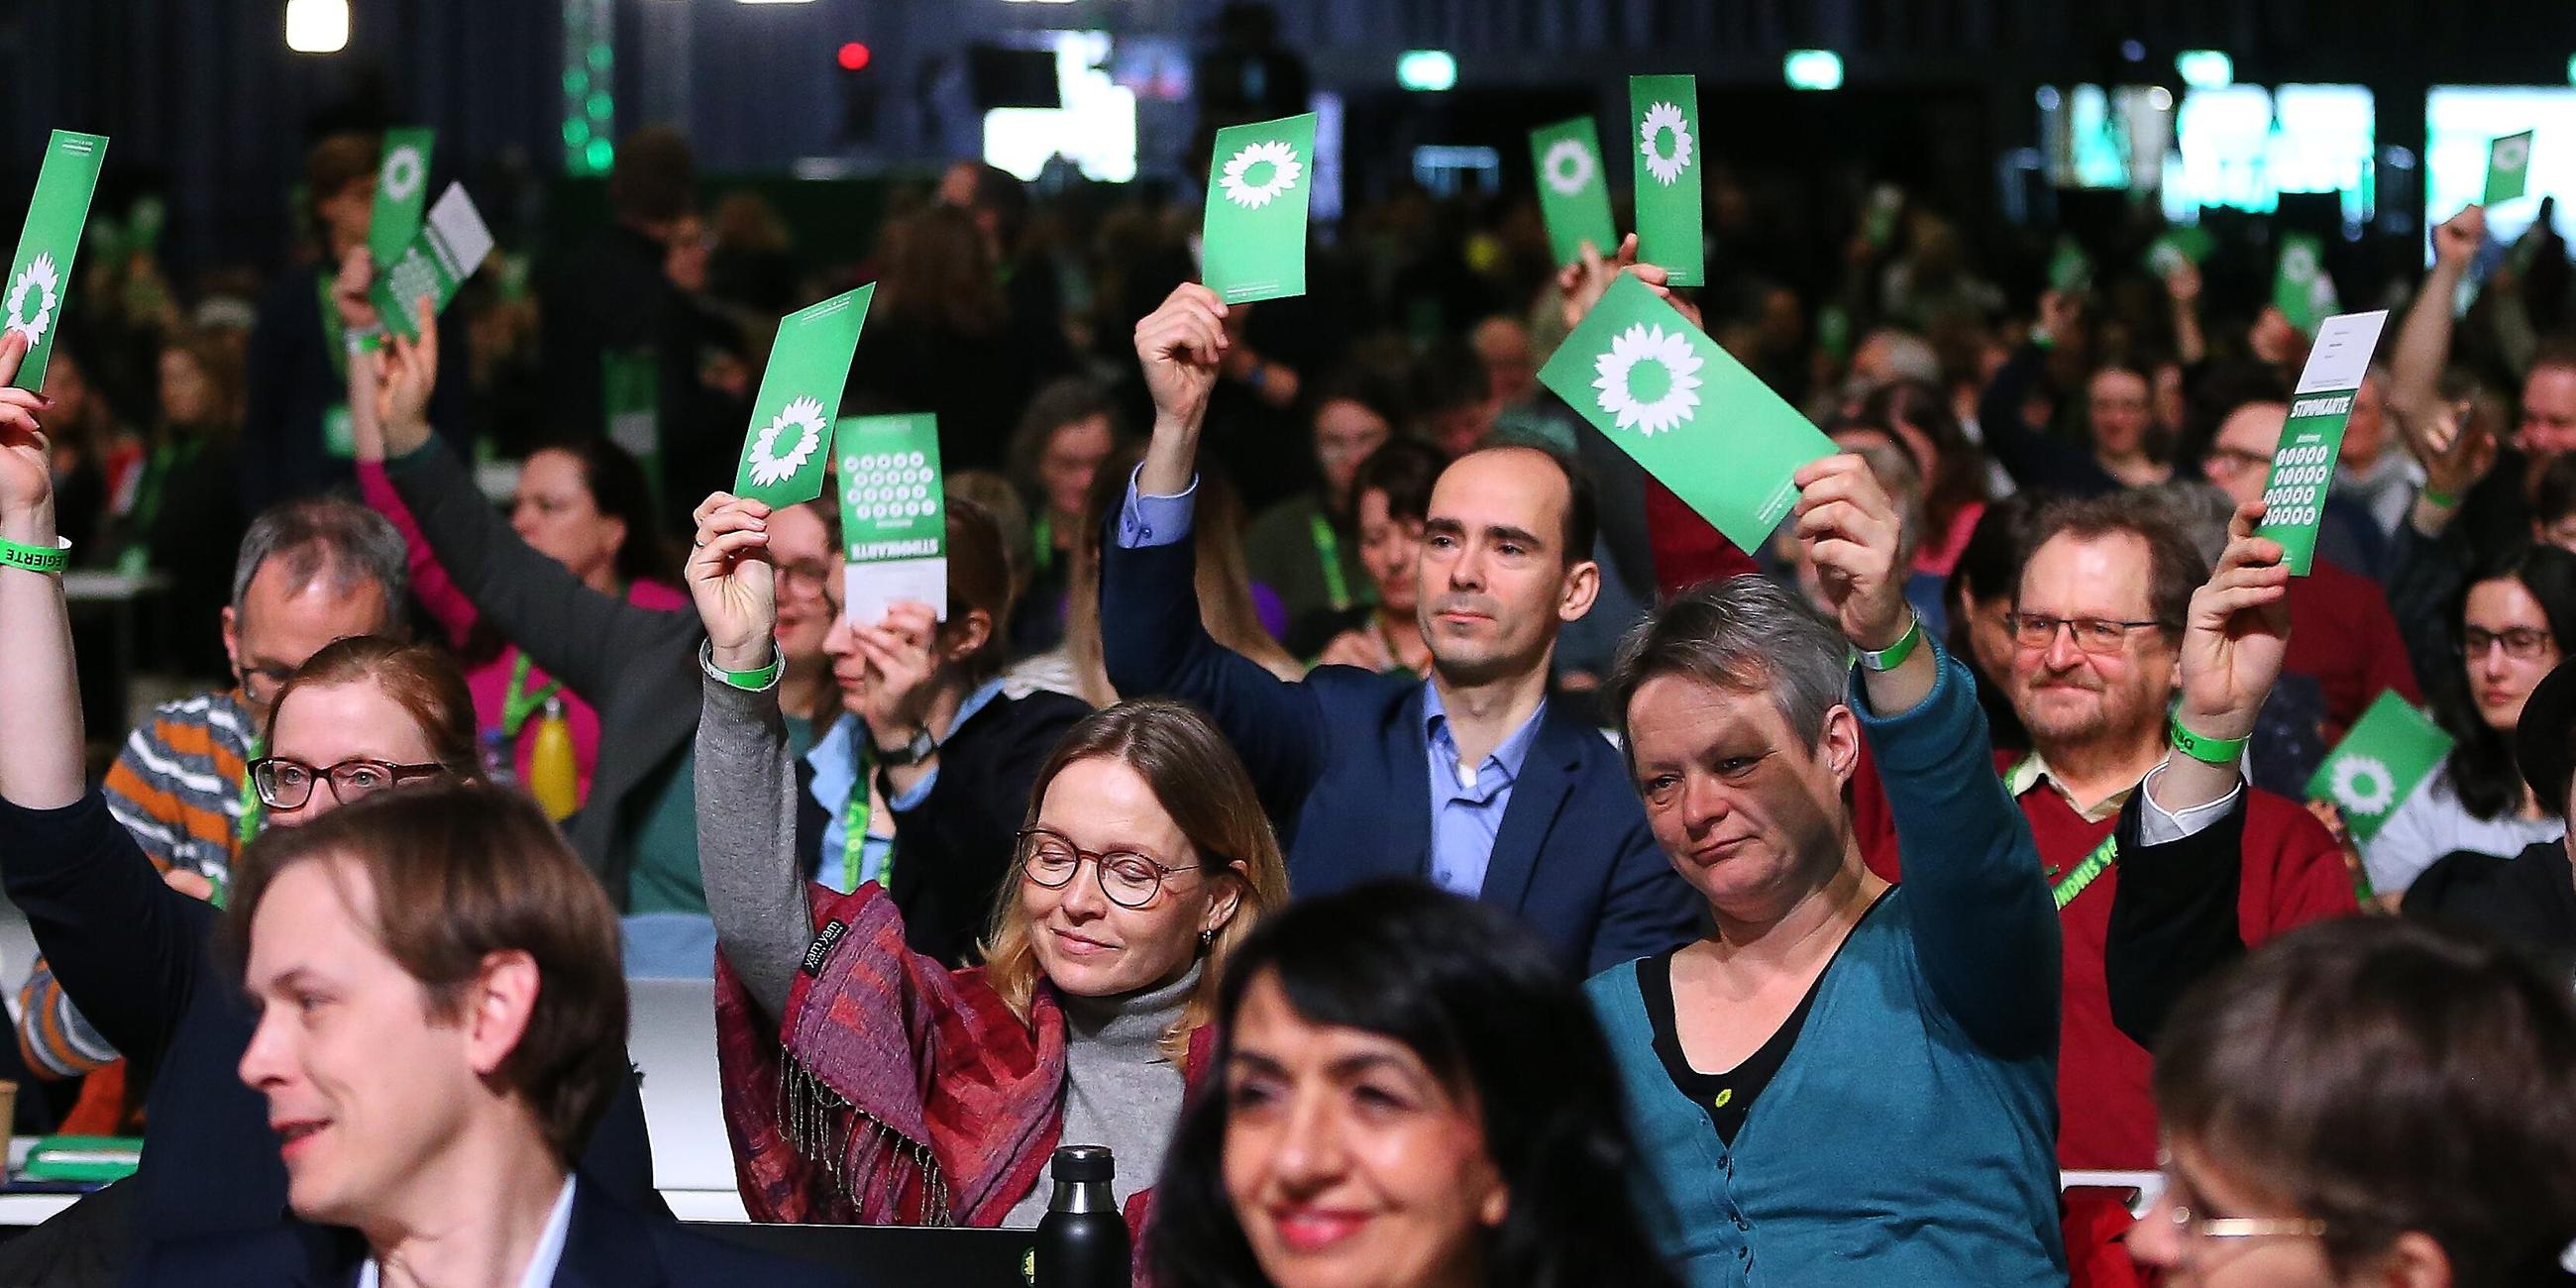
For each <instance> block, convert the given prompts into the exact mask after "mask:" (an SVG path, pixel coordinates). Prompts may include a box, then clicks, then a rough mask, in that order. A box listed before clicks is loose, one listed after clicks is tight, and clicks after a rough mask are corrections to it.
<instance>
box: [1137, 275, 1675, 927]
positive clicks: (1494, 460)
mask: <svg viewBox="0 0 2576 1288" xmlns="http://www.w3.org/2000/svg"><path fill="white" fill-rule="evenodd" d="M1226 312H1227V307H1226V305H1225V303H1224V302H1223V301H1221V300H1220V299H1218V298H1217V296H1216V294H1215V293H1214V292H1211V291H1209V290H1208V289H1207V288H1205V287H1203V286H1197V285H1187V286H1183V287H1181V288H1180V289H1178V290H1176V291H1174V292H1173V293H1172V296H1171V298H1170V299H1168V300H1166V301H1165V302H1164V303H1163V306H1162V307H1161V308H1160V309H1158V310H1156V311H1155V312H1154V313H1153V314H1152V315H1151V316H1149V317H1147V318H1146V319H1145V320H1144V321H1142V322H1140V323H1138V324H1137V326H1136V353H1137V357H1138V358H1139V360H1140V361H1142V363H1143V364H1144V369H1145V381H1146V384H1147V386H1148V387H1149V388H1150V389H1151V391H1152V393H1153V396H1154V436H1153V442H1152V445H1151V446H1150V447H1149V448H1148V449H1147V450H1146V454H1145V460H1144V463H1143V464H1141V465H1139V466H1138V467H1137V470H1136V474H1135V477H1134V478H1133V479H1132V480H1131V481H1130V483H1129V486H1128V491H1127V499H1126V502H1125V504H1124V505H1123V506H1122V507H1121V509H1120V513H1119V514H1118V516H1117V517H1116V518H1115V519H1113V520H1112V531H1110V532H1109V533H1107V534H1106V537H1107V539H1106V540H1105V541H1104V542H1103V550H1102V554H1101V570H1100V629H1101V648H1102V651H1103V653H1104V654H1105V656H1106V659H1107V662H1108V666H1109V680H1110V683H1111V684H1112V685H1114V686H1116V688H1117V689H1118V691H1119V693H1120V694H1121V695H1123V696H1126V697H1145V696H1149V695H1156V694H1161V695H1168V696H1171V697H1177V698H1181V699H1185V700H1187V701H1189V702H1192V703H1195V704H1197V705H1198V706H1200V707H1203V708H1205V709H1206V710H1207V711H1208V712H1209V714H1211V715H1212V716H1214V717H1215V719H1216V722H1217V724H1218V726H1219V727H1220V728H1222V729H1223V730H1224V731H1225V733H1226V736H1227V738H1228V739H1230V740H1231V741H1232V742H1233V743H1234V746H1235V748H1236V750H1238V751H1240V752H1241V753H1243V758H1244V762H1245V764H1246V765H1247V766H1248V767H1249V768H1250V769H1251V771H1252V776H1253V781H1254V783H1255V784H1256V785H1257V786H1258V787H1259V788H1260V790H1261V795H1262V801H1263V804H1264V805H1265V806H1266V807H1267V808H1268V810H1269V812H1270V817H1271V821H1272V822H1273V823H1274V824H1276V825H1277V827H1278V829H1279V833H1280V840H1281V841H1282V842H1283V843H1284V844H1285V845H1286V847H1287V850H1288V879H1289V885H1290V887H1291V889H1292V890H1293V891H1294V892H1295V893H1297V894H1299V895H1313V894H1323V893H1327V892H1330V891H1334V890H1339V889H1343V888H1346V887H1349V886H1353V885H1357V884H1360V883H1362V882H1365V881H1369V880H1373V879H1377V878H1383V877H1408V876H1409V877H1417V878H1420V879H1423V880H1427V881H1430V882H1431V883H1433V884H1435V885H1438V886H1440V887H1442V888H1444V889H1447V890H1450V891H1453V892H1456V893H1459V894H1464V895H1468V896H1471V897H1475V898H1480V899H1483V900H1484V901H1486V902H1488V903H1492V904H1495V905H1498V906H1500V907H1503V908H1505V909H1508V910H1510V911H1512V912H1514V913H1516V914H1518V915H1519V916H1520V917H1521V918H1522V919H1523V920H1525V921H1527V922H1529V923H1530V925H1531V926H1533V927H1534V928H1536V929H1537V930H1538V931H1539V932H1540V934H1541V935H1542V936H1544V937H1545V938H1546V939H1547V941H1548V942H1549V944H1550V946H1551V947H1553V948H1554V949H1555V951H1556V955H1557V958H1558V960H1559V961H1560V962H1562V963H1563V964H1564V965H1565V967H1566V968H1567V969H1568V970H1571V971H1575V972H1578V973H1581V974H1587V975H1588V974H1591V973H1593V972H1596V971H1599V970H1603V969H1605V968H1607V967H1610V966H1614V965H1617V964H1619V963H1621V962H1625V961H1630V960H1633V959H1635V958H1638V957H1642V956H1645V955H1647V954H1650V953H1655V952H1661V951H1663V950H1664V949H1666V948H1670V947H1673V946H1674V945H1677V944H1680V943H1683V942H1686V941H1687V940H1689V939H1690V938H1691V937H1692V935H1693V934H1694V933H1695V930H1694V927H1695V925H1696V923H1697V920H1698V916H1699V910H1698V906H1697V904H1696V902H1695V900H1694V896H1693V895H1692V894H1691V892H1690V889H1689V887H1687V886H1685V885H1683V884H1682V882H1681V879H1680V878H1679V877H1677V876H1675V875H1674V873H1673V870H1672V867H1671V865H1669V864H1668V863H1666V862H1665V861H1664V858H1663V855H1662V853H1661V852H1660V851H1659V850H1657V849H1656V847H1655V842H1654V838H1653V836H1652V834H1651V833H1649V832H1648V831H1647V828H1646V818H1645V812H1644V810H1643V809H1642V808H1641V807H1640V806H1639V805H1638V803H1637V798H1636V793H1635V792H1633V791H1631V790H1629V787H1628V783H1627V779H1626V771H1625V770H1624V768H1623V767H1622V766H1621V764H1620V762H1619V756H1618V753H1617V752H1616V751H1615V750H1613V749H1612V748H1611V746H1610V745H1609V743H1608V742H1607V741H1605V740H1604V739H1603V738H1602V737H1601V736H1600V735H1599V734H1598V733H1596V732H1594V731H1593V730H1592V729H1591V728H1589V727H1588V726H1586V725H1585V724H1584V722H1583V721H1582V720H1580V719H1578V718H1576V717H1574V716H1572V715H1570V714H1568V713H1567V712H1565V711H1564V710H1563V709H1562V705H1561V704H1557V703H1551V702H1550V701H1549V700H1548V674H1549V663H1550V662H1551V660H1552V659H1553V658H1554V656H1555V653H1556V644H1557V632H1558V631H1559V629H1560V628H1562V627H1563V626H1564V625H1565V624H1566V623H1568V622H1572V621H1575V620H1578V619H1580V618H1581V617H1582V616H1583V615H1584V614H1585V613H1586V612H1588V611H1590V610H1591V608H1592V602H1593V599H1594V597H1595V596H1596V595H1597V594H1599V592H1600V588H1601V569H1600V567H1599V565H1597V564H1595V563H1593V561H1592V558H1591V552H1592V539H1593V530H1594V524H1595V517H1594V507H1593V499H1592V489H1591V486H1590V484H1589V482H1588V481H1587V480H1586V479H1585V478H1584V477H1583V476H1582V475H1581V474H1580V473H1579V472H1578V471H1576V470H1575V469H1573V468H1572V467H1569V466H1568V465H1566V464H1565V463H1564V462H1562V461H1560V460H1559V459H1558V458H1556V457H1554V456H1551V455H1549V454H1548V453H1546V452H1542V451H1538V450H1536V449H1533V448H1527V447H1494V448H1487V449H1484V450H1482V451H1476V452H1470V453H1468V454H1466V455H1465V456H1462V457H1460V458H1459V459H1458V460H1457V461H1456V462H1454V463H1452V464H1451V465H1450V466H1449V468H1448V469H1447V470H1446V471H1445V472H1443V473H1442V474H1441V476H1440V479H1439V482H1438V483H1437V484H1435V485H1434V486H1433V488H1432V492H1431V504H1430V506H1429V513H1428V514H1427V515H1426V516H1425V521H1424V525H1423V540H1422V557H1421V561H1420V564H1419V570H1418V571H1417V573H1416V574H1415V575H1416V577H1417V579H1418V585H1417V590H1418V595H1417V599H1416V603H1417V607H1416V609H1415V612H1416V613H1417V614H1418V616H1419V619H1420V624H1421V627H1422V637H1423V639H1424V640H1425V641H1427V642H1428V644H1429V646H1430V650H1431V668H1430V670H1431V674H1430V675H1429V676H1427V677H1423V678H1419V679H1416V678H1409V677H1405V676H1401V675H1378V674H1374V673H1371V672H1366V671H1361V670H1358V669H1355V668H1349V667H1338V666H1328V667H1322V668H1319V669H1317V670H1316V671H1315V672H1314V673H1313V674H1311V675H1309V676H1308V677H1307V678H1306V679H1305V680H1304V681H1302V682H1299V683H1293V684H1292V683H1287V682H1283V681H1281V680H1278V679H1276V678H1274V677H1273V676H1271V674H1270V673H1269V672H1268V671H1265V670H1263V669H1262V668H1261V667H1259V666H1258V665H1255V664H1254V663H1252V662H1251V661H1249V660H1247V659H1245V658H1243V657H1240V656H1238V655H1236V654H1234V653H1231V652H1228V651H1227V650H1225V649H1224V648H1222V647H1220V646H1218V645H1217V643H1216V642H1215V641H1214V640H1212V639H1210V638H1209V637H1208V634H1207V632H1206V631H1205V630H1204V629H1202V628H1201V627H1200V625H1199V605H1198V595H1197V590H1196V567H1195V555H1194V551H1193V548H1192V543H1191V542H1190V541H1189V540H1188V535H1189V531H1190V525H1191V522H1192V499H1193V493H1194V492H1195V490H1196V487H1197V476H1196V473H1195V470H1196V465H1197V457H1198V447H1199V430H1200V427H1201V423H1202V422H1203V421H1204V419H1205V416H1206V411H1207V399H1208V392H1209V390H1210V389H1211V388H1212V387H1213V386H1214V384H1215V382H1216V376H1217V370H1218V367H1219V364H1220V363H1221V361H1222V359H1223V355H1224V352H1225V348H1226V344H1227V340H1226V335H1225V326H1224V317H1225V314H1226Z"/></svg>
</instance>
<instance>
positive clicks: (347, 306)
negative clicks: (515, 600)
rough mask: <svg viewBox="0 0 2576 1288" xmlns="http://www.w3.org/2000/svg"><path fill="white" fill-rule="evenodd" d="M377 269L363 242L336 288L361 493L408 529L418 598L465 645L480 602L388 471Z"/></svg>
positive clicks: (457, 644) (450, 640) (452, 640)
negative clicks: (380, 394) (372, 294)
mask: <svg viewBox="0 0 2576 1288" xmlns="http://www.w3.org/2000/svg"><path fill="white" fill-rule="evenodd" d="M374 272H375V264H374V261H373V260H371V259H370V258H369V257H368V255H367V248H366V247H364V246H360V247H358V248H357V249H355V250H352V251H350V252H349V255H348V258H347V259H345V260H343V261H341V264H340V276H339V279H338V280H337V281H336V282H334V283H333V284H332V288H331V298H332V303H333V306H334V307H336V308H337V309H339V311H340V328H341V331H342V332H343V333H344V334H345V335H347V337H348V345H349V351H348V353H347V355H346V357H347V358H348V368H349V389H348V398H349V440H350V444H351V449H352V452H353V454H354V455H355V456H356V458H357V466H358V495H359V496H360V497H361V498H363V499H364V500H365V501H366V503H367V507H368V508H369V509H372V510H374V511H375V512H376V513H378V514H381V515H383V516H385V519H386V520H387V521H388V522H390V523H392V524H393V525H394V531H396V532H399V533H401V534H402V539H403V550H404V554H405V560H406V563H407V565H408V566H409V568H410V570H411V593H412V595H413V597H414V598H417V599H418V600H420V602H421V606H422V607H424V608H427V609H428V610H429V615H430V616H431V617H434V618H436V619H437V620H438V628H439V630H440V631H441V632H442V633H444V634H445V635H446V636H447V644H448V647H450V648H463V647H464V646H465V641H466V640H467V639H468V638H469V637H471V636H472V635H473V634H474V624H475V622H476V620H477V617H478V615H477V614H476V613H475V611H474V601H473V600H470V599H467V598H466V597H465V592H464V591H461V590H458V589H457V588H456V582H455V580H454V579H453V578H451V577H449V576H448V575H447V569H445V568H444V567H441V566H440V565H439V562H438V556H437V555H436V554H434V553H432V552H431V550H430V548H429V538H428V537H426V536H423V535H422V534H421V530H420V522H419V521H418V520H416V519H414V518H412V517H411V507H410V506H408V505H405V504H403V499H402V494H401V493H400V492H396V491H395V490H394V484H393V480H392V479H390V478H387V477H386V476H385V429H384V424H383V422H382V421H380V420H379V419H378V418H377V415H376V389H377V386H378V384H379V383H380V382H381V381H382V378H383V371H382V367H381V364H380V363H379V362H378V360H377V356H376V354H377V349H378V348H379V346H381V344H382V343H383V339H384V328H383V327H382V326H381V325H379V321H378V319H377V317H376V306H375V304H374V303H373V302H372V301H370V300H369V299H368V298H367V284H368V281H369V280H370V278H371V277H372V276H373V274H374Z"/></svg>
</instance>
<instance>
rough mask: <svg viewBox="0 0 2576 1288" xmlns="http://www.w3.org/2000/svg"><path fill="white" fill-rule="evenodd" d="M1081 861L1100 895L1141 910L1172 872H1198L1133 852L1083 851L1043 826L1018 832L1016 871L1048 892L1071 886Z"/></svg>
mask: <svg viewBox="0 0 2576 1288" xmlns="http://www.w3.org/2000/svg"><path fill="white" fill-rule="evenodd" d="M1085 859H1089V860H1091V865H1092V872H1093V875H1094V876H1095V877H1096V878H1097V879H1098V880H1099V882H1100V893H1102V894H1105V895H1107V896H1109V901H1110V902H1111V903H1114V904H1117V905H1118V906H1119V907H1121V908H1142V907H1144V906H1145V905H1146V904H1149V903H1152V902H1153V901H1154V896H1155V895H1158V894H1160V893H1162V891H1163V878H1165V877H1168V876H1170V875H1172V874H1173V873H1175V872H1195V871H1197V870H1198V865H1196V864H1191V865H1189V866H1187V867H1172V866H1169V865H1167V864H1162V863H1157V862H1155V861H1154V860H1152V859H1149V858H1146V857H1145V856H1144V855H1141V854H1138V853H1136V852H1135V851H1133V850H1108V851H1099V850H1086V849H1083V848H1082V847H1081V846H1078V845H1075V844H1074V843H1073V842H1072V841H1069V840H1067V839H1065V838H1064V836H1062V835H1061V834H1059V833H1056V832H1053V831H1049V830H1048V829H1046V828H1043V827H1032V828H1029V829H1028V830H1026V831H1023V832H1021V833H1020V870H1021V871H1022V872H1024V873H1026V874H1027V875H1028V878H1029V880H1031V881H1034V882H1037V883H1038V884H1039V885H1042V886H1045V887H1046V888H1047V889H1049V890H1061V889H1063V888H1064V887H1065V886H1067V885H1069V884H1071V883H1072V881H1073V878H1074V876H1075V874H1076V873H1079V872H1080V871H1082V861H1083V860H1085Z"/></svg>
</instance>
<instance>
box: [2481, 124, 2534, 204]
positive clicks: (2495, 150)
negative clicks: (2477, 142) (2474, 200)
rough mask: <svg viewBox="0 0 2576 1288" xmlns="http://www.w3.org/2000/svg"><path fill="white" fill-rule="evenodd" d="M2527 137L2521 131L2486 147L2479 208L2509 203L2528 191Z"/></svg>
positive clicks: (2529, 169) (2528, 153)
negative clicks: (2484, 182) (2483, 195)
mask: <svg viewBox="0 0 2576 1288" xmlns="http://www.w3.org/2000/svg"><path fill="white" fill-rule="evenodd" d="M2531 135H2532V132H2531V131H2529V130H2524V131H2523V132H2522V133H2520V134H2508V135H2506V136H2504V137H2503V138H2500V139H2497V140H2496V141H2495V142H2493V143H2489V144H2488V145H2487V189H2486V198H2485V200H2484V201H2483V202H2482V203H2481V204H2483V205H2489V206H2492V205H2494V204H2496V203H2497V202H2500V201H2512V200H2514V199H2515V198H2517V197H2520V196H2521V195H2522V194H2523V193H2524V192H2526V191H2528V190H2529V189H2530V185H2531Z"/></svg>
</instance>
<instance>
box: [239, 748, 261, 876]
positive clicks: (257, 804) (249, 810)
mask: <svg viewBox="0 0 2576 1288" xmlns="http://www.w3.org/2000/svg"><path fill="white" fill-rule="evenodd" d="M267 754H268V739H267V738H265V737H259V738H253V739H251V740H250V760H245V761H243V762H242V781H241V808H240V811H239V819H240V821H238V822H236V823H235V824H233V853H234V855H235V857H239V855H240V853H241V851H243V850H246V849H249V848H250V842H251V838H252V837H255V836H258V835H259V824H260V819H261V817H262V815H264V814H265V813H266V812H267V810H266V806H265V805H264V804H263V803H262V802H261V800H260V799H259V788H258V787H257V786H256V785H254V784H253V783H252V782H251V780H250V761H251V760H257V759H259V758H260V757H262V756H265V755H267Z"/></svg>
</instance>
